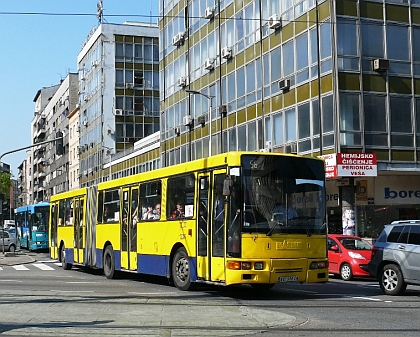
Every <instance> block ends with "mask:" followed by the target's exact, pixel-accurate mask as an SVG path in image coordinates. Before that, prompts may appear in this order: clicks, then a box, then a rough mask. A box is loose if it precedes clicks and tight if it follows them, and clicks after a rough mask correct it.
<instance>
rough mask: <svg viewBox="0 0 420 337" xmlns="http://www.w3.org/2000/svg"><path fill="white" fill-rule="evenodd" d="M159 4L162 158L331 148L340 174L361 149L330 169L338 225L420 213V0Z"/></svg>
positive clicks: (369, 224)
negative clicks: (366, 158) (230, 152)
mask: <svg viewBox="0 0 420 337" xmlns="http://www.w3.org/2000/svg"><path fill="white" fill-rule="evenodd" d="M159 4H160V8H159V11H160V13H159V14H160V21H159V28H160V40H159V41H160V67H161V73H160V82H161V88H160V99H161V110H162V112H161V113H162V114H161V140H162V141H161V150H162V153H163V154H162V165H163V166H169V165H172V164H176V163H179V162H185V161H189V160H192V159H195V158H203V157H206V156H208V155H210V154H216V153H220V152H225V151H229V150H251V151H275V152H287V153H290V152H291V153H299V154H302V155H307V156H319V155H324V156H325V155H328V156H330V157H331V158H332V159H333V160H332V162H331V163H329V165H331V168H332V170H333V171H334V172H335V170H337V166H340V165H342V162H339V163H337V158H342V157H345V156H343V154H344V155H347V156H349V157H350V158H358V157H359V159H356V160H359V161H356V163H359V162H360V163H362V164H360V165H357V164H356V165H351V166H346V168H347V171H346V170H344V171H346V172H344V173H342V172H341V171H340V172H341V173H340V174H341V175H339V174H330V175H328V178H327V208H328V225H329V228H330V231H331V232H341V231H343V232H346V233H349V234H350V233H356V234H362V235H364V236H367V237H375V236H376V235H377V233H379V232H380V230H381V228H382V226H383V225H384V224H386V223H389V222H390V221H392V220H398V219H404V218H416V219H418V218H420V207H419V204H420V202H419V201H420V190H419V189H418V188H416V187H415V186H420V166H419V164H418V163H419V156H420V44H419V43H418V41H420V1H419V0H404V1H402V0H371V1H353V0H336V1H335V0H334V1H332V0H318V1H316V0H287V1H286V0H285V1H271V0H241V1H233V0H172V1H160V2H159ZM362 154H369V155H372V159H371V160H370V161H367V162H365V161H361V159H360V158H362V157H363V155H362ZM352 163H354V162H352ZM365 163H368V164H369V165H364V164H365ZM340 168H341V166H340ZM367 168H368V169H367ZM349 224H350V225H349ZM347 226H349V227H348V228H347Z"/></svg>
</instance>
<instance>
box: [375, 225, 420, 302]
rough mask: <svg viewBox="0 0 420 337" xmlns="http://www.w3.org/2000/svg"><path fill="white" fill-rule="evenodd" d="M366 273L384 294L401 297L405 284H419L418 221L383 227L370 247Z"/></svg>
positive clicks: (419, 246) (419, 229)
mask: <svg viewBox="0 0 420 337" xmlns="http://www.w3.org/2000/svg"><path fill="white" fill-rule="evenodd" d="M369 272H370V274H371V275H372V276H373V277H375V278H376V279H378V281H379V286H380V287H381V289H382V291H383V292H384V294H386V295H399V294H402V293H403V292H404V291H405V289H406V288H407V284H414V285H420V220H402V221H394V222H392V223H391V224H389V225H385V228H384V229H383V230H382V233H381V234H380V235H379V237H378V239H377V240H376V242H375V244H374V246H373V250H372V259H371V261H370V263H369Z"/></svg>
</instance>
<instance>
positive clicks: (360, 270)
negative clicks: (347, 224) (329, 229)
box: [328, 234, 372, 281]
mask: <svg viewBox="0 0 420 337" xmlns="http://www.w3.org/2000/svg"><path fill="white" fill-rule="evenodd" d="M371 256H372V245H371V244H370V243H369V242H368V241H366V240H363V239H362V238H361V237H358V236H351V235H343V234H328V261H329V272H330V274H334V275H340V276H341V278H342V279H343V280H344V281H349V280H351V279H352V278H353V277H354V276H356V277H360V276H370V274H369V272H368V268H367V267H368V263H369V261H370V259H371Z"/></svg>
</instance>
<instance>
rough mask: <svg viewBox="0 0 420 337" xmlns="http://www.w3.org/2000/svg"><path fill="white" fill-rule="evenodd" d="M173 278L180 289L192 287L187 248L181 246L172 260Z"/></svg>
mask: <svg viewBox="0 0 420 337" xmlns="http://www.w3.org/2000/svg"><path fill="white" fill-rule="evenodd" d="M172 280H173V282H174V284H175V286H176V287H177V288H178V289H180V290H189V289H192V287H193V284H192V282H191V269H190V259H189V258H188V254H187V252H186V250H185V248H179V249H178V250H177V251H176V253H175V256H174V259H173V261H172Z"/></svg>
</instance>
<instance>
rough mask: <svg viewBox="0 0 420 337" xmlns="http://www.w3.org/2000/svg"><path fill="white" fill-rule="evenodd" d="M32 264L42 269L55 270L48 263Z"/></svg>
mask: <svg viewBox="0 0 420 337" xmlns="http://www.w3.org/2000/svg"><path fill="white" fill-rule="evenodd" d="M32 265H33V266H35V267H37V268H39V269H41V270H55V269H54V268H53V267H50V266H48V265H46V264H43V263H33V264H32Z"/></svg>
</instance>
